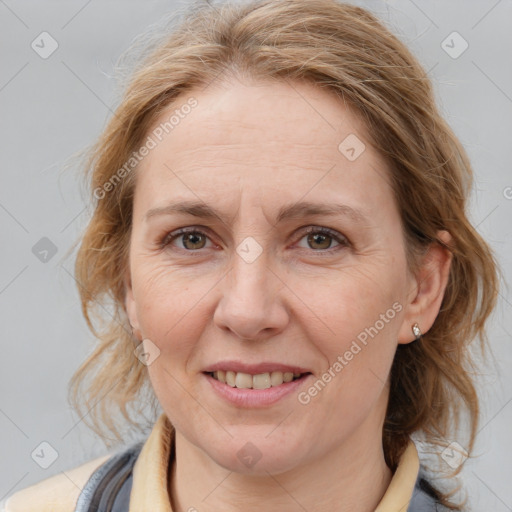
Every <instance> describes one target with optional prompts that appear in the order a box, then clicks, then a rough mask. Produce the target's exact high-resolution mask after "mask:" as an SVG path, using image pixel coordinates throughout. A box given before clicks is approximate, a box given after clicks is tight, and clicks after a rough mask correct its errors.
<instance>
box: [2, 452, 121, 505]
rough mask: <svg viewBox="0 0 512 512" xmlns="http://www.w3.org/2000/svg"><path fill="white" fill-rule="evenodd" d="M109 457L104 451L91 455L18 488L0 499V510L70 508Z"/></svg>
mask: <svg viewBox="0 0 512 512" xmlns="http://www.w3.org/2000/svg"><path fill="white" fill-rule="evenodd" d="M111 457H112V455H111V454H108V455H104V456H102V457H98V458H95V459H92V460H90V461H88V462H86V463H85V464H82V465H80V466H77V467H75V468H72V469H70V470H67V471H62V472H60V473H59V474H57V475H54V476H52V477H49V478H46V479H45V480H42V481H41V482H38V483H36V484H34V485H31V486H30V487H26V488H25V489H21V490H20V491H18V492H16V493H14V494H13V495H12V496H10V497H8V498H7V499H6V500H4V501H3V502H0V512H35V511H37V512H73V511H74V510H75V507H76V502H77V499H78V496H79V495H80V492H81V490H82V488H83V487H84V485H85V484H86V482H87V481H88V479H89V477H90V476H91V474H92V473H93V472H94V471H95V470H96V469H97V468H98V467H99V466H101V465H102V464H103V463H105V462H106V461H107V460H108V459H109V458H111Z"/></svg>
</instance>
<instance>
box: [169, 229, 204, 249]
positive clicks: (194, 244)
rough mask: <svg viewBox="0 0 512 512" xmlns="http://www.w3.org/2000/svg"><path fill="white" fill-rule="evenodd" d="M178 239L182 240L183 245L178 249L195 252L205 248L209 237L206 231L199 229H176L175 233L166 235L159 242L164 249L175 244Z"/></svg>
mask: <svg viewBox="0 0 512 512" xmlns="http://www.w3.org/2000/svg"><path fill="white" fill-rule="evenodd" d="M176 240H178V241H180V242H181V247H180V246H178V249H182V250H184V251H189V252H194V251H196V250H199V249H204V248H205V246H206V242H207V240H209V237H208V236H207V235H206V234H205V233H203V232H202V231H199V230H197V229H195V230H187V229H181V230H179V231H175V232H173V233H169V234H167V235H165V236H164V237H163V239H162V240H161V241H160V242H159V247H160V248H161V249H164V248H165V247H167V246H170V245H174V243H175V241H176Z"/></svg>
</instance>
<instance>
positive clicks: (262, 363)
mask: <svg viewBox="0 0 512 512" xmlns="http://www.w3.org/2000/svg"><path fill="white" fill-rule="evenodd" d="M89 168H90V170H91V176H90V180H91V181H90V183H91V191H92V196H93V197H92V200H93V202H94V208H95V209H94V215H93V217H92V219H91V221H90V224H89V226H88V228H87V231H86V232H85V234H84V236H83V239H82V241H81V246H80V251H79V254H78V258H77V262H76V278H77V280H78V281H79V283H80V288H79V289H80V294H81V299H82V306H83V312H84V315H85V318H86V320H87V322H88V324H89V326H90V327H91V329H92V331H93V332H94V333H95V334H96V335H97V337H98V339H99V342H100V343H99V345H98V347H97V348H96V350H95V352H94V353H93V354H92V355H91V356H90V357H89V358H88V359H87V360H86V361H85V362H84V364H83V365H82V367H81V368H80V369H79V370H78V372H77V373H76V374H75V376H74V378H73V381H72V388H71V391H72V395H71V398H72V400H73V404H74V405H75V407H76V408H77V410H78V411H88V410H90V411H91V412H90V414H91V416H92V418H93V423H92V425H91V426H92V427H93V428H95V429H96V431H97V432H98V433H99V434H100V435H102V436H103V437H104V438H105V439H106V438H107V435H106V433H107V432H109V433H111V434H114V435H115V436H116V438H117V440H118V441H122V437H121V435H120V434H119V430H118V428H117V427H118V426H119V424H120V423H119V422H118V421H117V419H116V418H115V416H114V411H115V410H120V411H121V412H122V414H123V416H124V417H125V418H126V419H128V420H129V421H130V422H132V423H133V424H136V418H135V419H134V418H132V417H131V416H130V414H129V413H128V411H127V409H126V407H127V406H129V405H132V404H136V403H137V399H138V398H140V396H141V395H142V392H143V390H144V388H145V385H146V384H150V388H149V390H150V392H151V393H153V395H152V396H153V397H154V398H156V401H157V402H158V404H159V406H161V408H162V411H163V412H162V413H161V414H160V416H159V418H158V420H157V421H156V423H155V425H154V427H153V430H152V432H151V434H150V436H149V437H148V439H147V440H146V441H145V442H141V443H138V444H136V445H133V446H130V447H128V448H127V447H123V449H121V450H119V451H118V452H117V453H116V454H114V455H112V456H105V457H102V458H100V459H95V460H94V461H90V462H89V463H87V464H86V465H83V466H80V467H79V468H75V470H74V471H73V472H68V473H67V474H68V476H69V477H70V479H71V480H73V481H74V482H75V484H76V485H75V488H72V490H71V491H70V492H68V488H67V487H66V486H65V484H64V483H63V479H62V478H60V477H54V478H53V479H48V480H46V481H44V482H41V483H40V484H38V485H36V486H33V487H31V488H28V489H25V490H23V491H21V492H19V493H17V494H15V495H14V496H13V497H11V498H10V500H8V501H7V504H6V510H7V511H9V512H11V511H15V510H22V509H23V510H25V509H26V507H27V506H29V504H30V503H32V502H34V503H37V504H38V506H41V505H42V504H46V503H50V501H51V507H52V510H77V511H86V510H88V511H89V510H90V511H92V510H102V511H103V510H115V511H121V510H129V511H130V512H134V511H142V510H152V511H160V510H162V511H163V510H166V511H170V510H172V511H173V512H184V511H193V510H198V511H201V512H202V511H206V512H209V511H218V510H223V511H231V510H240V509H241V508H243V509H244V510H256V509H258V510H259V509H260V508H261V507H262V506H263V508H265V509H268V510H290V511H292V510H293V511H295V510H308V511H311V512H312V511H316V510H336V511H352V512H363V511H364V512H367V511H368V512H369V511H373V510H377V511H379V512H384V511H405V510H408V511H413V512H418V511H427V510H428V511H430V510H440V509H441V507H443V508H445V509H450V510H466V508H464V504H461V503H457V500H455V498H454V492H455V491H454V489H450V488H449V487H450V486H449V485H448V483H449V480H448V478H447V479H446V480H445V481H441V482H437V481H434V480H439V479H435V473H433V472H430V473H429V474H427V468H426V467H423V466H420V463H419V457H418V453H417V450H416V447H415V444H414V442H413V440H412V436H413V435H422V436H423V440H424V442H425V443H428V444H429V445H431V446H433V447H434V448H437V453H438V455H439V456H440V457H439V461H440V463H441V464H442V463H443V457H444V458H446V456H447V455H446V454H447V453H449V454H450V456H451V457H452V458H453V457H458V461H459V462H460V463H459V464H457V465H456V467H455V465H451V467H455V471H454V475H452V476H455V474H456V473H458V472H459V471H460V469H461V466H462V463H463V460H464V459H465V457H466V456H468V455H469V454H470V453H471V450H472V447H473V443H474V438H475V434H476V428H477V420H478V411H479V409H478V400H477V395H476V392H475V387H474V384H473V383H472V379H471V376H470V373H469V370H470V367H471V360H470V356H469V351H468V350H467V348H468V344H469V343H470V342H471V341H472V340H473V339H474V338H475V337H476V336H480V337H481V338H482V339H484V324H485V321H486V319H487V317H488V316H489V314H490V312H491V311H492V309H493V307H494V305H495V301H496V294H497V291H496V288H497V279H496V266H495V262H494V259H493V256H492V254H491V251H490V250H489V247H488V246H487V244H486V243H485V242H484V241H483V240H482V239H481V237H480V236H479V235H478V233H477V232H476V230H475V229H474V227H473V226H471V224H470V223H469V221H468V219H467V216H466V208H467V207H466V202H467V197H468V193H469V191H470V187H471V174H472V171H471V166H470V163H469V161H468V158H467V155H466V153H465V151H464V148H463V147H462V145H461V144H460V142H459V141H458V140H457V139H456V137H455V135H454V134H453V132H452V131H451V129H450V128H449V126H448V125H447V124H446V123H445V122H444V120H443V119H442V118H441V116H440V114H439V112H438V110H437V108H436V106H435V102H434V98H433V94H432V89H431V85H430V82H429V80H428V78H427V77H426V74H425V72H424V70H423V69H422V68H421V66H420V65H419V64H418V62H417V61H416V60H415V58H414V57H413V56H412V55H411V53H410V52H409V51H408V50H407V48H405V47H404V45H403V44H402V43H400V42H399V41H398V39H397V38H396V37H394V36H393V35H391V34H390V33H389V32H388V30H387V29H386V28H385V27H383V25H382V24H381V23H379V22H378V21H377V20H376V19H375V17H374V16H373V15H371V14H370V13H368V12H367V11H365V10H363V9H361V8H357V7H354V6H349V5H344V4H341V3H339V2H335V1H334V0H308V1H296V0H293V1H290V0H284V1H283V0H281V1H276V0H269V1H263V2H261V1H259V2H253V3H250V4H245V5H243V6H242V5H236V4H227V3H226V4H224V5H222V6H219V7H215V8H212V7H210V6H194V8H192V9H190V11H189V12H188V13H187V16H186V17H185V18H184V19H183V20H182V22H181V23H180V25H179V26H178V27H176V29H175V30H174V31H173V32H172V34H170V35H169V36H168V37H167V38H166V39H165V40H163V41H162V42H161V44H160V45H159V46H158V47H156V48H154V49H153V51H152V52H151V53H150V54H149V56H148V58H147V59H146V60H145V61H144V62H143V63H142V64H141V65H140V66H139V67H138V68H137V69H136V71H135V72H134V74H133V77H132V79H131V81H130V83H129V85H128V88H127V90H126V93H125V96H124V98H123V101H122V102H121V104H120V105H119V107H118V108H117V110H116V112H115V115H114V116H113V117H112V119H111V121H110V123H109V125H108V126H107V128H106V129H105V131H104V133H103V134H102V136H101V138H100V140H99V142H98V143H97V145H96V146H95V148H94V150H93V152H92V156H91V160H90V162H89ZM107 297H110V298H112V299H113V301H114V317H113V319H112V320H111V321H110V322H108V323H107V325H106V326H105V328H104V329H103V330H102V331H100V330H98V328H97V327H96V326H95V325H94V322H93V320H92V317H91V314H92V313H93V312H94V311H95V308H98V307H100V308H101V306H102V305H103V304H104V303H106V302H108V299H107ZM97 311H99V310H97ZM98 320H99V319H98ZM109 320H110V319H109ZM92 374H94V376H93V377H92V380H91V381H90V382H88V381H87V379H86V378H88V377H89V376H90V375H92ZM83 386H86V389H85V390H84V391H82V387H83ZM84 397H85V400H84ZM96 403H98V406H97V407H95V408H94V409H93V408H92V407H93V406H94V405H95V404H96ZM155 403H156V402H155ZM460 412H466V413H467V414H468V417H469V423H468V425H469V429H468V439H467V440H460V441H461V443H458V442H456V441H455V439H456V438H455V435H454V432H456V428H457V425H458V424H457V421H456V420H457V419H458V414H459V413H460ZM80 416H83V413H81V414H80ZM452 419H453V420H454V421H452ZM458 448H460V449H461V453H460V454H459V455H458V456H457V455H454V454H455V453H456V452H457V449H458ZM446 449H448V450H449V452H446V451H445V450H446ZM445 466H446V464H445ZM443 469H447V468H446V467H444V468H443V467H440V468H439V470H440V471H441V470H443ZM448 469H449V468H448ZM59 478H60V479H59ZM68 485H69V484H68ZM22 507H25V508H22Z"/></svg>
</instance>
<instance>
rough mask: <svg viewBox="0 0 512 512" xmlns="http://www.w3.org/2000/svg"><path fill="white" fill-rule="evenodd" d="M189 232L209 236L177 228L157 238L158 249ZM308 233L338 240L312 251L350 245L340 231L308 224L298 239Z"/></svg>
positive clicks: (325, 251)
mask: <svg viewBox="0 0 512 512" xmlns="http://www.w3.org/2000/svg"><path fill="white" fill-rule="evenodd" d="M190 233H192V234H199V235H202V236H205V237H207V238H210V237H209V236H208V233H207V232H205V231H202V230H201V229H198V228H195V227H191V228H183V229H179V230H177V231H173V232H171V233H165V234H164V235H163V236H162V237H161V238H160V239H159V240H158V242H157V244H158V247H159V248H160V249H165V248H166V247H167V246H168V245H170V244H171V242H173V241H174V240H176V239H177V238H179V237H180V236H182V235H185V234H190ZM310 234H321V235H327V236H329V237H331V238H333V239H334V240H335V241H336V242H338V243H339V244H340V245H339V246H337V247H333V248H329V249H320V250H316V251H315V250H313V249H311V250H312V251H313V252H314V253H320V254H331V253H332V252H335V251H337V250H341V249H343V248H346V247H348V246H350V242H349V241H348V239H347V238H346V237H344V236H343V235H341V234H340V233H338V232H336V231H334V230H332V229H329V228H325V227H316V226H310V227H308V228H306V230H305V231H303V232H302V234H301V237H300V238H299V240H298V241H300V240H302V238H304V237H305V236H307V235H310ZM178 249H179V250H182V251H186V252H188V253H194V252H200V251H201V249H197V250H189V249H181V248H178Z"/></svg>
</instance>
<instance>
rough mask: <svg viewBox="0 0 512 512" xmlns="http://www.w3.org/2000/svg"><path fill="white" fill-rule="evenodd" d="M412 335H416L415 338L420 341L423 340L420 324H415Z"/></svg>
mask: <svg viewBox="0 0 512 512" xmlns="http://www.w3.org/2000/svg"><path fill="white" fill-rule="evenodd" d="M412 333H413V334H414V337H415V338H416V339H417V340H419V339H420V338H421V329H420V326H419V325H418V324H414V325H413V326H412Z"/></svg>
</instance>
